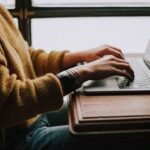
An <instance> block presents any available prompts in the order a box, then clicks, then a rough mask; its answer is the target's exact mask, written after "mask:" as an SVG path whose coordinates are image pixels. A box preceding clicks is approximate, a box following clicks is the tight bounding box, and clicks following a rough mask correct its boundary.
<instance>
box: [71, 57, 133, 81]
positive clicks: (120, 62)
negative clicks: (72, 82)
mask: <svg viewBox="0 0 150 150" xmlns="http://www.w3.org/2000/svg"><path fill="white" fill-rule="evenodd" d="M73 70H74V71H75V72H76V73H78V75H79V76H80V78H81V81H82V82H84V81H87V80H99V79H104V78H107V77H110V76H113V75H119V76H124V77H126V78H129V79H130V80H133V79H134V72H133V70H132V68H131V67H130V65H129V63H128V62H127V61H126V60H124V59H122V58H117V57H115V56H112V55H109V56H105V57H103V58H100V59H97V60H95V61H92V62H90V63H87V64H84V65H81V66H77V67H74V68H73Z"/></svg>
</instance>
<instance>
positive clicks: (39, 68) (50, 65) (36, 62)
mask: <svg viewBox="0 0 150 150" xmlns="http://www.w3.org/2000/svg"><path fill="white" fill-rule="evenodd" d="M29 52H30V57H31V60H32V63H33V66H34V69H35V72H36V74H37V75H38V76H41V75H44V74H46V73H53V74H56V73H59V72H61V71H62V70H63V69H64V66H63V59H64V55H65V54H66V53H68V51H67V50H64V51H51V52H49V53H47V52H45V51H44V50H41V49H39V50H34V49H33V48H31V47H30V49H29Z"/></svg>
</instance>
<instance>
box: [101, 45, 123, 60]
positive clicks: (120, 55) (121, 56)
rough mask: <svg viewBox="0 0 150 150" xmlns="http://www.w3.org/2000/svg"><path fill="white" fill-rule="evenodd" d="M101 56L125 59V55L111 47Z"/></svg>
mask: <svg viewBox="0 0 150 150" xmlns="http://www.w3.org/2000/svg"><path fill="white" fill-rule="evenodd" d="M101 55H102V57H103V56H105V55H113V56H115V57H117V58H120V59H125V57H124V55H123V54H122V53H121V52H119V51H117V50H115V49H113V48H111V47H107V48H106V49H105V50H103V52H102V54H101Z"/></svg>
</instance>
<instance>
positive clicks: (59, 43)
mask: <svg viewBox="0 0 150 150" xmlns="http://www.w3.org/2000/svg"><path fill="white" fill-rule="evenodd" d="M149 27H150V17H77V18H50V19H33V20H32V44H33V46H34V47H36V48H44V49H45V50H50V49H56V50H62V49H69V50H72V51H75V50H84V49H88V48H92V47H97V46H100V45H103V44H111V45H114V46H117V47H120V48H122V49H123V51H124V52H140V53H142V52H144V50H145V46H146V44H147V42H148V39H149V37H150V29H149ZM43 28H44V29H43Z"/></svg>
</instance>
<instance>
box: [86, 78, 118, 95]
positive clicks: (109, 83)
mask: <svg viewBox="0 0 150 150" xmlns="http://www.w3.org/2000/svg"><path fill="white" fill-rule="evenodd" d="M117 89H118V85H117V82H116V80H115V77H109V78H106V79H103V80H96V81H93V80H90V81H86V82H85V83H84V84H83V90H86V91H89V92H92V91H93V92H94V91H104V90H106V91H107V90H117Z"/></svg>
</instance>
